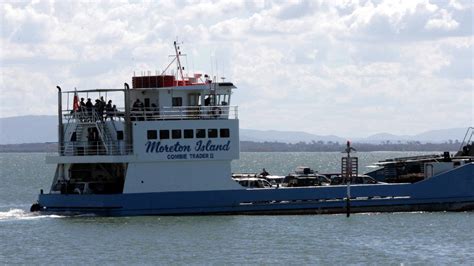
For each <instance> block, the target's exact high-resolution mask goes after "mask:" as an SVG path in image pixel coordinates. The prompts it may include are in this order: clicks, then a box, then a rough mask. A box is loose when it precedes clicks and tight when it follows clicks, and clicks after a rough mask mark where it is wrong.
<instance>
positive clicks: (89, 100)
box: [86, 98, 94, 120]
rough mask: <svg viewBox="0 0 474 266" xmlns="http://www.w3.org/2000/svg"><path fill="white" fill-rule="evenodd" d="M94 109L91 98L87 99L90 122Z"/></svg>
mask: <svg viewBox="0 0 474 266" xmlns="http://www.w3.org/2000/svg"><path fill="white" fill-rule="evenodd" d="M93 108H94V105H93V104H92V100H91V98H87V102H86V110H87V117H88V120H92V109H93Z"/></svg>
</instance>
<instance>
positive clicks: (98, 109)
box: [94, 99, 104, 121]
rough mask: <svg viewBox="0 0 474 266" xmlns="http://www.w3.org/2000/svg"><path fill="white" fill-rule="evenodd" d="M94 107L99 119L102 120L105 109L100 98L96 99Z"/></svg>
mask: <svg viewBox="0 0 474 266" xmlns="http://www.w3.org/2000/svg"><path fill="white" fill-rule="evenodd" d="M94 108H95V112H96V114H97V116H98V117H99V120H100V121H102V117H103V114H104V109H103V108H102V102H101V101H100V100H99V99H96V100H95V104H94Z"/></svg>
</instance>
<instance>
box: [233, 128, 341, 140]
mask: <svg viewBox="0 0 474 266" xmlns="http://www.w3.org/2000/svg"><path fill="white" fill-rule="evenodd" d="M240 140H241V141H254V142H264V141H276V142H284V143H297V142H300V141H303V142H312V141H324V142H328V141H332V142H339V143H343V142H345V141H346V139H344V138H341V137H338V136H333V135H326V136H322V135H315V134H310V133H306V132H301V131H276V130H255V129H240Z"/></svg>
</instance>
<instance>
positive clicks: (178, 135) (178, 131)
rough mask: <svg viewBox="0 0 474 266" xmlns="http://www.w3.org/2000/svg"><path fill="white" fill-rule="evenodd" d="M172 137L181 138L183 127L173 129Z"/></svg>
mask: <svg viewBox="0 0 474 266" xmlns="http://www.w3.org/2000/svg"><path fill="white" fill-rule="evenodd" d="M171 138H172V139H180V138H181V129H173V130H171Z"/></svg>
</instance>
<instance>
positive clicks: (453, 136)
mask: <svg viewBox="0 0 474 266" xmlns="http://www.w3.org/2000/svg"><path fill="white" fill-rule="evenodd" d="M466 130H467V127H466V128H448V129H438V130H430V131H426V132H423V133H420V134H416V135H393V134H390V133H378V134H374V135H371V136H368V137H366V138H360V139H356V140H354V141H357V142H363V143H381V142H385V141H390V142H398V141H401V142H407V141H420V142H432V143H442V142H449V141H450V140H451V141H453V142H455V141H456V140H458V141H462V140H463V138H464V135H465V134H466Z"/></svg>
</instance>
